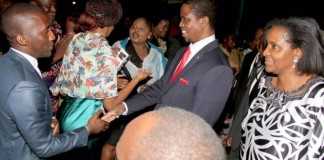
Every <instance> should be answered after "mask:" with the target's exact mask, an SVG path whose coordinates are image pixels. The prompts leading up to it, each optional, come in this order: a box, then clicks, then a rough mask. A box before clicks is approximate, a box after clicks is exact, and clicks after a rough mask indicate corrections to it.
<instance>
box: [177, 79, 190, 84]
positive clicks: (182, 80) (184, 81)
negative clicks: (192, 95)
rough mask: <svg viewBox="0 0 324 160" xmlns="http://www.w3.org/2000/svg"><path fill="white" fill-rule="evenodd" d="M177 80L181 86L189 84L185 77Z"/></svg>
mask: <svg viewBox="0 0 324 160" xmlns="http://www.w3.org/2000/svg"><path fill="white" fill-rule="evenodd" d="M179 82H180V84H181V85H183V86H187V85H189V81H188V80H187V79H185V78H180V79H179Z"/></svg>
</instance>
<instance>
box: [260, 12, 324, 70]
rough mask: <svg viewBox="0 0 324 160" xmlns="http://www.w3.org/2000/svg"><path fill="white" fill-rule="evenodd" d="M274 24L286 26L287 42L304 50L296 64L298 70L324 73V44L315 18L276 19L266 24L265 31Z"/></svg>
mask: <svg viewBox="0 0 324 160" xmlns="http://www.w3.org/2000/svg"><path fill="white" fill-rule="evenodd" d="M274 26H279V27H283V28H285V29H286V30H287V32H288V40H287V42H288V43H290V44H291V47H292V48H300V49H301V51H302V52H303V56H302V57H301V58H300V59H299V61H298V63H297V65H296V66H297V69H298V71H300V72H302V73H307V74H318V75H324V69H323V68H324V62H323V58H324V57H323V54H324V53H323V52H324V50H323V45H324V44H323V41H322V34H321V30H320V27H319V25H318V23H317V22H316V21H315V20H314V19H313V18H297V17H290V18H286V19H274V20H272V21H270V22H269V23H268V24H267V25H266V27H265V33H266V34H267V32H268V31H269V30H270V29H271V28H272V27H274Z"/></svg>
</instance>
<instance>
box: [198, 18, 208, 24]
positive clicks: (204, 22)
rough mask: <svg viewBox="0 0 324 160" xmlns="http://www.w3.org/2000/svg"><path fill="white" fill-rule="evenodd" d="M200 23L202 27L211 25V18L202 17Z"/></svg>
mask: <svg viewBox="0 0 324 160" xmlns="http://www.w3.org/2000/svg"><path fill="white" fill-rule="evenodd" d="M199 23H200V24H202V25H209V18H208V17H207V16H204V17H201V18H200V19H199Z"/></svg>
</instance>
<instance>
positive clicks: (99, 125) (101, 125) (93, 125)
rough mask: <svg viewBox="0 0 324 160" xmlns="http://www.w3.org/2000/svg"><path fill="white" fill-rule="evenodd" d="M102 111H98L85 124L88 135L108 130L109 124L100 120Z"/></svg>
mask: <svg viewBox="0 0 324 160" xmlns="http://www.w3.org/2000/svg"><path fill="white" fill-rule="evenodd" d="M102 114H103V113H102V111H98V112H97V113H96V114H95V115H94V116H92V117H91V118H90V120H89V121H88V124H87V129H88V132H89V134H97V133H100V132H103V131H105V130H107V129H108V127H109V123H108V122H105V121H103V120H101V116H102Z"/></svg>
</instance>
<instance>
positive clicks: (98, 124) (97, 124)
mask: <svg viewBox="0 0 324 160" xmlns="http://www.w3.org/2000/svg"><path fill="white" fill-rule="evenodd" d="M123 112H124V107H123V105H122V104H119V105H116V106H115V107H113V108H112V107H110V108H109V112H106V110H105V109H102V110H100V111H98V112H97V113H96V114H95V115H93V116H92V117H91V118H90V119H89V121H88V124H87V125H86V128H87V130H88V132H89V134H98V133H100V132H104V131H106V130H107V129H108V128H109V123H110V122H111V121H113V120H114V119H116V118H118V117H119V116H120V115H121V114H122V113H123Z"/></svg>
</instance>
